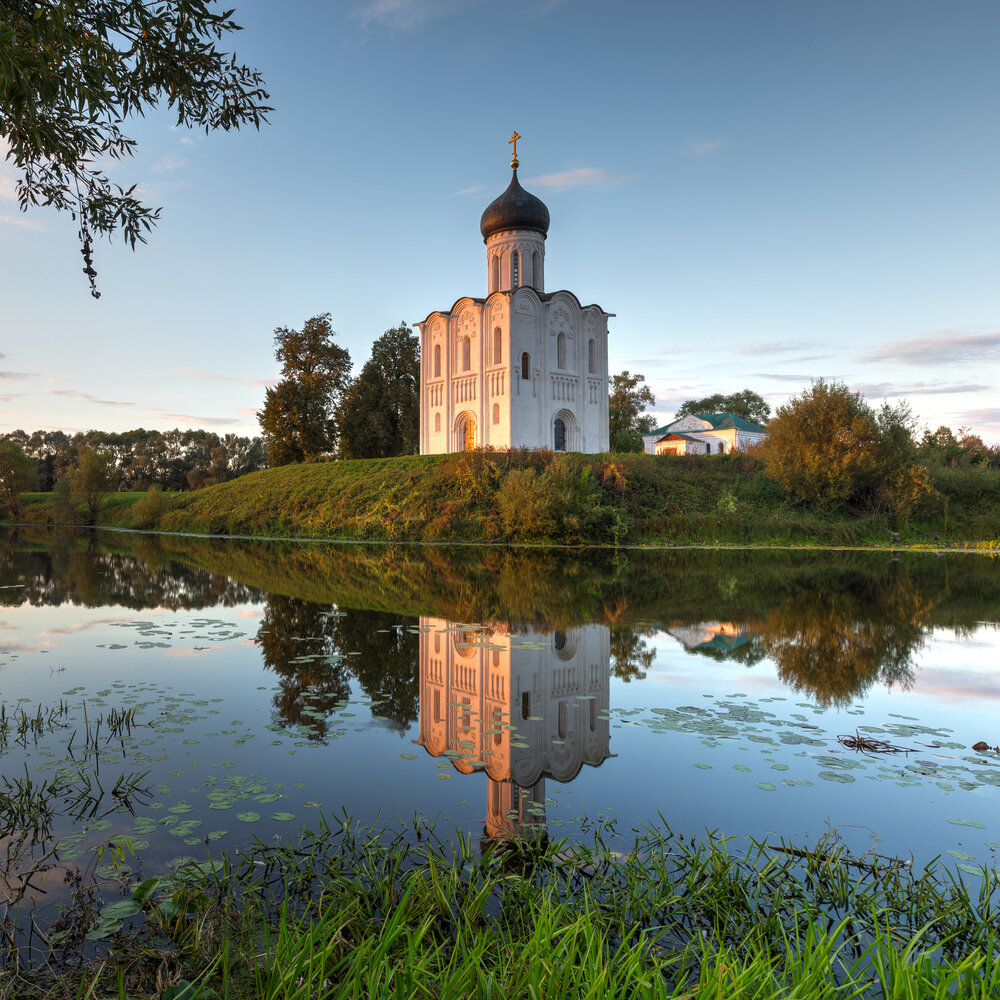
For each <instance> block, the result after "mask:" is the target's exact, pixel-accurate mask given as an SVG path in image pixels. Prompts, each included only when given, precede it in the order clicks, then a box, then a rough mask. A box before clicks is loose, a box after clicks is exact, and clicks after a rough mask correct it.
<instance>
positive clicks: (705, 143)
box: [684, 139, 726, 156]
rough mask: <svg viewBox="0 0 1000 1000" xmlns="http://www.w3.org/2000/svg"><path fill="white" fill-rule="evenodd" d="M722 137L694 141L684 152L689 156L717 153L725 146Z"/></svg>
mask: <svg viewBox="0 0 1000 1000" xmlns="http://www.w3.org/2000/svg"><path fill="white" fill-rule="evenodd" d="M725 145H726V144H725V142H724V141H723V140H722V139H703V140H701V141H700V142H692V143H689V144H688V145H687V146H685V147H684V152H685V154H686V155H688V156H707V155H708V154H709V153H716V152H718V151H719V150H720V149H722V148H723V147H724V146H725Z"/></svg>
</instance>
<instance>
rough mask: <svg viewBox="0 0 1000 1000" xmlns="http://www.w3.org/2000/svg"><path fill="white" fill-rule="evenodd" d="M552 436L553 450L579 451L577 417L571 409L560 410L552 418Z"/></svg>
mask: <svg viewBox="0 0 1000 1000" xmlns="http://www.w3.org/2000/svg"><path fill="white" fill-rule="evenodd" d="M551 428H552V429H551V431H550V433H551V435H552V436H551V437H550V438H549V440H550V441H551V442H552V449H553V451H578V450H579V448H580V437H579V434H578V433H577V427H576V417H575V416H574V415H573V414H572V412H570V411H569V410H559V411H558V412H557V413H556V414H555V415H554V416H553V419H552V425H551Z"/></svg>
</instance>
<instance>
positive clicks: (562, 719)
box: [558, 701, 566, 740]
mask: <svg viewBox="0 0 1000 1000" xmlns="http://www.w3.org/2000/svg"><path fill="white" fill-rule="evenodd" d="M558 727H559V739H561V740H564V739H566V702H564V701H561V702H559V711H558Z"/></svg>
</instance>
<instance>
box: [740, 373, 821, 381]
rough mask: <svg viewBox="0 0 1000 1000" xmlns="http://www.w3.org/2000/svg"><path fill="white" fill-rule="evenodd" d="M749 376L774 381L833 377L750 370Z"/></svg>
mask: <svg viewBox="0 0 1000 1000" xmlns="http://www.w3.org/2000/svg"><path fill="white" fill-rule="evenodd" d="M750 377H751V378H769V379H774V381H775V382H812V381H813V380H814V379H817V378H835V377H836V376H832V375H815V374H813V375H781V374H779V373H777V372H751V373H750Z"/></svg>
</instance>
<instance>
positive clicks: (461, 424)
mask: <svg viewBox="0 0 1000 1000" xmlns="http://www.w3.org/2000/svg"><path fill="white" fill-rule="evenodd" d="M454 427H455V438H454V440H455V444H454V449H455V451H472V450H473V449H474V448H475V447H476V418H475V417H474V416H473V415H472V414H471V413H462V414H460V415H459V417H458V419H457V420H456V421H455V424H454Z"/></svg>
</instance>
